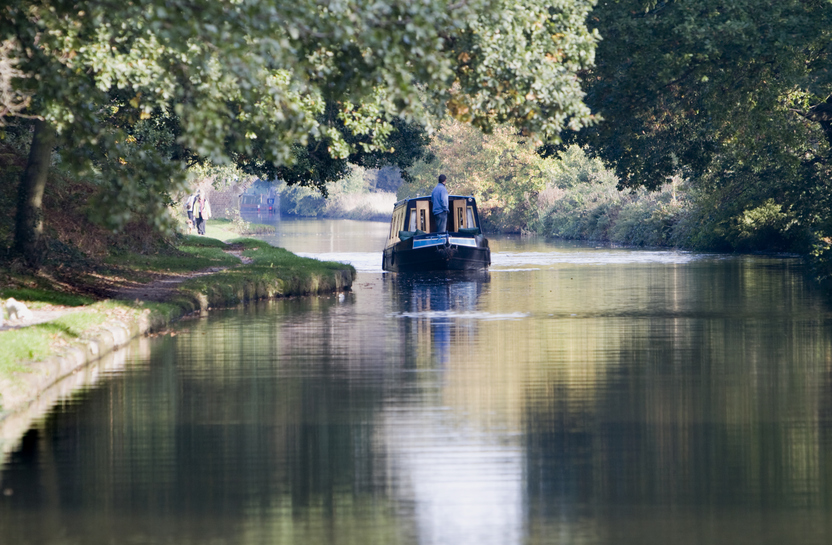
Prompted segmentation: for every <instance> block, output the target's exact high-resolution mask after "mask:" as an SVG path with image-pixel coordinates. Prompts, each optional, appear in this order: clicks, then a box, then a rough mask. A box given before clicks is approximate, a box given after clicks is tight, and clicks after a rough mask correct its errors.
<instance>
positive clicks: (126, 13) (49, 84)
mask: <svg viewBox="0 0 832 545" xmlns="http://www.w3.org/2000/svg"><path fill="white" fill-rule="evenodd" d="M592 4H593V1H592V0H549V1H543V0H523V1H518V0H458V1H454V0H451V1H449V0H424V1H420V2H412V1H403V0H393V1H389V2H376V1H375V0H333V1H313V0H297V1H293V2H284V1H282V0H224V1H217V0H164V1H163V0H131V1H127V2H125V1H123V0H119V1H115V0H98V1H80V0H76V1H72V0H63V1H50V0H10V1H9V2H7V3H6V5H5V6H4V8H3V9H2V10H0V39H2V40H4V41H5V40H10V43H13V44H14V46H15V54H14V55H9V56H10V57H11V56H13V57H16V59H17V61H18V62H17V64H16V65H15V66H16V69H18V70H20V71H21V73H22V75H23V77H21V78H17V79H16V80H15V82H16V83H15V85H16V86H17V89H16V92H18V95H16V96H18V97H20V96H25V97H31V104H30V106H29V107H28V109H26V110H25V111H24V112H23V113H24V114H25V115H30V116H35V117H40V118H43V119H45V120H47V121H48V122H49V123H50V124H52V125H53V126H54V127H55V128H56V129H57V131H58V133H59V135H60V136H61V137H62V139H63V140H62V141H63V147H64V149H68V150H71V152H72V153H71V154H69V155H71V157H72V159H73V160H74V161H76V162H77V163H78V164H79V165H81V166H85V167H88V168H92V169H94V170H95V171H97V172H99V173H100V174H101V178H102V179H103V180H105V181H106V182H107V187H108V188H109V190H108V192H107V193H106V195H105V197H104V201H105V202H103V203H102V204H104V205H109V206H110V207H112V205H114V204H116V203H120V206H116V207H114V209H116V210H119V212H118V214H121V216H122V217H120V218H117V219H118V221H117V222H116V223H123V222H124V221H126V220H127V219H128V217H129V215H130V213H131V211H133V210H136V209H144V210H145V211H146V212H156V213H157V215H158V212H159V210H160V209H159V206H158V205H159V204H164V200H165V199H164V196H165V195H167V192H168V190H169V189H170V185H169V183H170V180H171V179H172V178H177V177H179V178H181V176H179V174H178V173H179V171H180V170H181V167H182V164H183V162H186V161H188V160H196V159H197V158H198V159H199V160H207V161H211V162H214V163H224V162H228V161H230V160H236V159H241V160H242V162H243V163H246V164H249V165H254V166H256V167H259V168H262V167H264V165H266V166H268V165H272V166H274V167H275V168H277V167H281V166H287V165H291V164H292V163H293V161H295V159H296V157H298V156H299V154H298V146H300V147H305V146H308V145H310V143H312V144H315V145H316V146H317V145H325V147H326V149H325V150H317V149H316V151H325V152H326V153H327V154H328V155H329V157H331V158H333V159H346V158H348V157H349V156H350V154H353V153H356V151H358V152H362V153H374V152H379V151H389V149H390V148H391V147H392V146H391V145H390V142H388V137H389V136H390V135H391V134H392V133H393V132H394V128H395V127H394V120H395V119H397V118H400V119H402V120H403V121H404V122H408V123H410V122H415V123H418V124H419V125H421V126H423V127H427V128H428V129H429V128H430V127H431V125H432V119H433V118H434V116H436V115H439V114H443V113H444V112H445V111H446V110H447V111H448V112H450V114H451V115H452V116H454V117H455V118H457V119H459V120H462V121H464V122H467V123H471V124H472V125H474V126H477V127H479V128H482V129H485V130H489V129H491V128H492V127H493V126H494V124H495V123H504V122H509V123H512V124H513V125H514V126H515V127H516V128H517V130H519V131H522V132H523V133H525V134H528V135H530V136H531V137H533V138H535V139H541V140H542V139H548V138H557V137H558V134H559V133H560V131H561V130H563V129H564V128H567V127H568V128H571V129H579V128H581V127H583V126H587V125H589V124H591V123H593V122H594V119H593V117H592V115H591V114H590V111H589V109H588V108H587V107H586V106H585V105H584V104H583V102H582V98H583V92H582V91H581V89H580V85H579V80H578V77H577V73H578V71H580V70H583V69H586V68H588V67H590V66H591V65H592V62H593V58H594V48H595V44H596V41H597V39H598V37H597V34H596V33H594V32H590V31H588V30H587V28H586V26H585V19H586V16H587V13H588V12H589V10H590V8H591V6H592ZM302 155H303V153H301V154H300V156H302ZM252 168H254V167H252ZM313 170H314V169H313ZM301 178H302V176H298V177H297V181H302V180H301ZM322 179H326V176H323V178H322ZM125 203H127V204H126V205H125ZM105 208H106V207H105Z"/></svg>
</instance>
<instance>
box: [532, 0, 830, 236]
mask: <svg viewBox="0 0 832 545" xmlns="http://www.w3.org/2000/svg"><path fill="white" fill-rule="evenodd" d="M830 23H832V3H830V2H829V1H828V0H808V1H806V0H784V1H781V2H773V3H772V2H764V1H762V0H731V1H729V2H725V1H723V0H690V1H686V2H672V1H656V0H618V1H610V2H602V3H599V4H598V6H597V7H596V8H595V9H594V10H593V12H592V15H591V17H590V24H591V25H593V26H596V27H597V28H598V29H599V32H600V33H601V34H602V36H603V41H602V42H600V43H599V46H598V49H597V58H596V66H595V67H593V68H592V69H591V70H589V71H588V72H587V74H586V81H587V96H586V102H587V104H588V105H590V107H591V108H592V109H593V111H595V112H597V113H598V114H600V115H601V116H603V118H604V119H605V122H604V123H602V124H599V125H596V126H593V127H590V128H589V129H587V130H585V131H582V132H581V133H580V134H577V135H573V136H574V137H575V139H576V140H578V141H581V142H584V143H589V144H591V145H592V149H593V150H594V151H595V152H596V153H597V154H598V155H599V156H601V157H603V158H604V159H605V160H606V161H607V162H608V163H609V164H612V165H615V167H616V171H617V173H618V175H619V176H620V178H621V182H620V183H621V186H622V187H630V188H635V187H639V186H644V187H648V188H659V187H662V186H663V185H664V184H665V183H666V181H667V180H668V178H669V177H670V176H682V177H683V178H685V179H687V180H688V184H687V185H688V190H689V191H690V192H692V194H693V193H695V200H696V205H695V206H691V207H690V208H689V209H686V211H685V213H684V214H683V215H682V216H681V217H680V219H679V221H680V224H679V226H678V227H679V228H680V229H681V230H682V231H684V232H685V233H686V235H685V236H683V237H681V238H682V239H683V240H687V241H689V242H690V241H692V243H693V245H694V246H696V247H702V246H706V247H716V248H720V249H736V250H746V249H751V248H754V249H760V248H769V249H776V250H790V251H807V250H808V248H809V246H811V240H812V239H814V240H815V241H817V242H816V243H817V244H821V245H822V243H821V241H822V240H823V239H825V238H828V233H830V232H832V224H830V220H829V218H830V214H829V211H830V209H832V201H830V191H829V190H830V187H829V184H830V180H832V176H830V174H832V170H830V169H831V168H832V163H830V159H832V147H830V144H832V99H830V98H828V97H830V95H832V56H830V55H831V54H832V46H830V44H832V40H830V38H832V24H830ZM543 151H545V152H551V148H548V149H544V150H543ZM775 211H776V212H775ZM751 218H754V219H753V220H752V219H751Z"/></svg>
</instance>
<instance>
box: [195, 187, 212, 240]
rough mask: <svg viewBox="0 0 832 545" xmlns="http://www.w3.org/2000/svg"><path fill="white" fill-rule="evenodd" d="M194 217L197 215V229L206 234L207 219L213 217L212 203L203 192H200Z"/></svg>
mask: <svg viewBox="0 0 832 545" xmlns="http://www.w3.org/2000/svg"><path fill="white" fill-rule="evenodd" d="M194 217H196V230H197V232H198V233H199V234H200V235H204V234H205V220H207V219H209V218H210V217H211V204H210V203H209V202H208V199H207V198H206V197H205V195H203V194H202V193H201V192H200V193H198V196H197V200H196V204H195V205H194Z"/></svg>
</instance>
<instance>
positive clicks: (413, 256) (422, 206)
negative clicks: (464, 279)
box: [381, 195, 491, 272]
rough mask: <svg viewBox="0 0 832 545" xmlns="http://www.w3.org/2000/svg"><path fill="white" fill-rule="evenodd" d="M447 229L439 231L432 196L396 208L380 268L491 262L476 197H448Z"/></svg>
mask: <svg viewBox="0 0 832 545" xmlns="http://www.w3.org/2000/svg"><path fill="white" fill-rule="evenodd" d="M448 201H449V208H450V213H449V214H448V226H447V227H448V230H447V231H445V232H442V233H438V232H436V220H435V218H434V216H433V214H432V213H431V212H432V204H431V198H430V197H415V198H412V199H405V200H403V201H399V202H397V203H396V204H395V206H394V207H393V217H392V218H391V220H390V234H389V236H388V237H387V245H386V246H385V248H384V256H383V258H382V262H381V268H382V269H384V270H385V271H390V272H420V271H472V270H480V269H487V268H488V266H489V265H491V250H490V249H489V247H488V239H487V238H485V237H484V236H483V234H482V231H481V229H480V221H479V214H478V213H477V203H476V201H475V200H474V197H470V196H469V197H464V196H460V195H451V196H449V197H448Z"/></svg>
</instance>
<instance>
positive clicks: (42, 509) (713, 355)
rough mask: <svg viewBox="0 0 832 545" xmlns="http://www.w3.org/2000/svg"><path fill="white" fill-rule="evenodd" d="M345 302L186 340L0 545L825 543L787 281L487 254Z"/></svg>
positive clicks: (159, 361) (829, 422)
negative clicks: (466, 270) (483, 268)
mask: <svg viewBox="0 0 832 545" xmlns="http://www.w3.org/2000/svg"><path fill="white" fill-rule="evenodd" d="M386 231H387V226H386V225H384V224H378V223H357V222H344V221H338V222H335V221H331V222H321V221H308V222H284V223H282V224H281V225H280V231H279V233H278V234H277V236H276V237H274V241H276V243H277V244H278V245H281V246H284V247H286V248H288V249H290V250H292V251H296V252H299V253H304V254H306V255H317V256H323V257H324V258H326V259H335V260H346V261H350V262H351V263H353V264H354V265H355V266H356V268H357V269H358V270H359V276H358V280H357V281H356V283H355V286H354V290H353V291H352V293H349V294H347V295H346V296H345V297H342V298H339V297H335V296H333V297H322V298H305V299H294V300H288V301H277V302H270V303H264V304H259V305H256V306H250V307H247V308H245V309H232V310H228V311H221V312H214V313H212V315H211V316H210V317H209V318H207V319H192V320H186V321H183V322H180V323H179V324H177V327H176V329H175V333H176V334H175V336H174V335H164V336H160V337H157V338H154V339H145V340H144V341H141V342H137V343H135V344H134V345H133V347H132V349H131V352H130V353H131V356H130V358H129V361H128V362H127V365H126V366H125V367H124V369H123V370H121V371H119V372H118V373H113V374H111V375H109V376H108V377H106V378H105V380H103V381H101V382H99V383H98V384H97V385H95V386H93V387H91V388H90V389H88V390H86V391H83V392H80V393H79V394H77V395H75V396H74V397H73V398H71V399H69V400H66V401H65V402H64V403H62V404H61V406H60V407H58V408H56V409H55V410H54V411H53V413H52V414H50V415H49V416H48V417H47V418H46V419H44V420H43V421H42V422H39V423H38V424H37V425H36V426H35V427H33V428H32V429H31V430H30V431H29V432H28V433H27V435H26V436H25V437H24V438H23V440H22V442H21V444H20V446H19V448H17V450H16V451H14V452H13V454H12V455H11V456H10V457H9V459H8V461H7V462H6V463H5V465H3V466H2V471H0V479H1V480H2V484H0V487H2V489H3V491H4V494H3V495H2V496H0V543H3V544H6V543H8V544H17V543H60V544H85V545H86V544H99V543H100V544H110V543H113V544H115V543H119V544H121V543H153V544H156V543H159V544H261V543H262V544H273V543H287V544H317V543H327V544H329V543H332V544H375V543H378V544H425V545H428V544H437V545H438V544H448V545H457V544H467V543H470V544H478V545H479V544H495V545H503V544H537V543H558V544H616V545H621V544H623V545H629V544H639V545H642V544H653V543H655V544H671V543H672V544H683V545H684V544H744V543H748V544H778V545H779V544H783V543H789V544H808V543H812V544H814V543H817V544H820V543H824V544H826V543H829V542H832V327H830V326H832V321H830V317H832V315H830V313H829V311H828V308H827V306H826V305H825V304H824V303H823V301H822V300H821V299H820V297H819V294H818V293H816V292H815V291H814V290H813V289H812V288H811V286H807V285H806V284H805V283H804V281H803V279H802V276H801V269H800V264H799V263H798V262H797V261H795V260H791V259H778V258H768V257H748V256H746V257H735V256H720V255H703V254H691V253H680V252H653V251H632V250H619V249H606V248H599V249H596V248H592V247H584V246H580V245H574V244H547V243H545V242H543V241H541V240H535V239H532V240H520V239H517V238H494V239H492V248H493V250H494V255H493V262H494V263H493V268H492V270H491V271H490V272H489V273H484V274H479V275H471V276H455V277H451V278H444V277H431V276H402V275H400V276H396V275H390V274H383V273H382V272H381V270H380V266H381V247H382V245H383V240H384V236H385V234H386Z"/></svg>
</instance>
